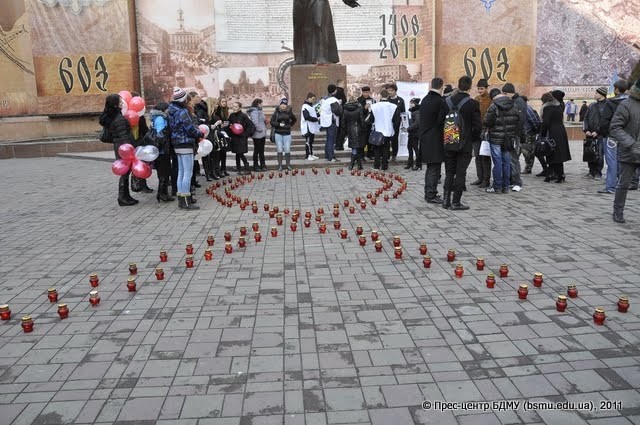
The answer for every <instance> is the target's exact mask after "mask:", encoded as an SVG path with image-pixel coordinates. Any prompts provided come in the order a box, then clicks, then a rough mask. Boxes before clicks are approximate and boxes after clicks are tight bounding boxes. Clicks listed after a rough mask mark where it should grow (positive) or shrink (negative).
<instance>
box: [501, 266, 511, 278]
mask: <svg viewBox="0 0 640 425" xmlns="http://www.w3.org/2000/svg"><path fill="white" fill-rule="evenodd" d="M499 272H500V277H503V278H504V277H507V276H509V266H507V265H506V264H503V265H501V266H500V270H499Z"/></svg>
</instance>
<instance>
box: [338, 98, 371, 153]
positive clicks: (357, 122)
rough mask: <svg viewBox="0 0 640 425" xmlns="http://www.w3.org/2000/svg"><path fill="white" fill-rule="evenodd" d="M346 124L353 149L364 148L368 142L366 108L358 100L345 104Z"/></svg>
mask: <svg viewBox="0 0 640 425" xmlns="http://www.w3.org/2000/svg"><path fill="white" fill-rule="evenodd" d="M343 111H344V126H345V129H346V131H347V137H348V138H349V147H350V148H351V149H362V148H364V147H365V146H366V144H367V136H368V132H367V123H366V122H365V115H364V109H363V108H362V106H360V103H358V102H348V103H347V104H346V105H344V108H343Z"/></svg>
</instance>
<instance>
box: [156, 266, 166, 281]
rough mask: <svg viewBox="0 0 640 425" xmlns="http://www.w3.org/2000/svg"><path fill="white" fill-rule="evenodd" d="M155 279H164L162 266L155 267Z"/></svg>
mask: <svg viewBox="0 0 640 425" xmlns="http://www.w3.org/2000/svg"><path fill="white" fill-rule="evenodd" d="M156 279H158V280H164V270H163V269H162V267H156Z"/></svg>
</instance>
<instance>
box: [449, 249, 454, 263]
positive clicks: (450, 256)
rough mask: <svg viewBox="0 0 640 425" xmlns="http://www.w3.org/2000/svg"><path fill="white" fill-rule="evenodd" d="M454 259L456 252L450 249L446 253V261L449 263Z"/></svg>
mask: <svg viewBox="0 0 640 425" xmlns="http://www.w3.org/2000/svg"><path fill="white" fill-rule="evenodd" d="M455 259H456V250H455V249H450V250H449V251H447V261H448V262H450V263H451V262H453V261H454V260H455Z"/></svg>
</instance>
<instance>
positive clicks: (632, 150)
mask: <svg viewBox="0 0 640 425" xmlns="http://www.w3.org/2000/svg"><path fill="white" fill-rule="evenodd" d="M611 137H613V138H614V139H615V140H617V141H618V160H619V161H620V179H619V180H618V185H617V186H616V195H615V199H614V201H613V221H615V222H616V223H624V222H625V219H624V207H625V204H626V200H627V190H628V188H629V182H630V181H631V179H632V178H633V176H634V174H638V173H640V80H638V81H636V83H635V84H634V85H633V86H632V87H631V89H630V90H629V98H628V99H626V100H624V101H622V103H620V105H619V106H618V108H617V109H616V112H615V113H614V114H613V118H612V119H611Z"/></svg>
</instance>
